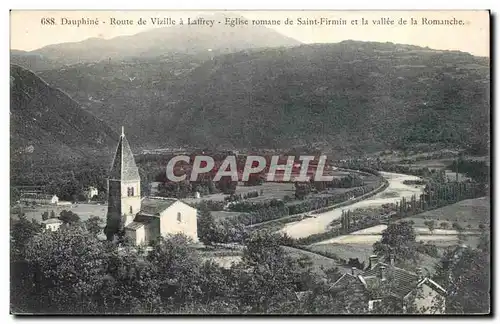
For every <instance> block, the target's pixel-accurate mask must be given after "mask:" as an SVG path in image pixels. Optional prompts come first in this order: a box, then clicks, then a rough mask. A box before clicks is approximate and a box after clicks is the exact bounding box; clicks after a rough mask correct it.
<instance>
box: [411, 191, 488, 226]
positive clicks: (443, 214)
mask: <svg viewBox="0 0 500 324" xmlns="http://www.w3.org/2000/svg"><path fill="white" fill-rule="evenodd" d="M490 219H491V208H490V200H489V198H486V197H483V198H477V199H467V200H463V201H460V202H458V203H456V204H453V205H449V206H446V207H442V208H439V209H434V210H431V211H428V212H425V213H422V214H418V215H416V216H414V217H410V218H406V220H412V221H413V222H415V226H423V227H425V225H424V222H425V221H427V220H434V221H435V222H436V227H439V224H440V223H442V222H447V223H449V224H448V225H449V227H450V228H451V225H452V224H453V223H454V222H457V223H458V224H460V225H461V226H462V227H463V228H465V229H468V228H470V229H478V226H479V224H485V225H486V226H489V225H488V224H490ZM469 225H470V227H469Z"/></svg>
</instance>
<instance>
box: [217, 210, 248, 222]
mask: <svg viewBox="0 0 500 324" xmlns="http://www.w3.org/2000/svg"><path fill="white" fill-rule="evenodd" d="M210 213H211V214H212V216H213V217H214V219H215V220H224V219H230V218H235V217H238V216H240V215H244V214H246V213H240V212H229V211H211V212H210Z"/></svg>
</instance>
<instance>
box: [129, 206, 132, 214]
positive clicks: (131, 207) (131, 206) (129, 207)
mask: <svg viewBox="0 0 500 324" xmlns="http://www.w3.org/2000/svg"><path fill="white" fill-rule="evenodd" d="M129 208H130V213H131V214H132V206H130V207H129Z"/></svg>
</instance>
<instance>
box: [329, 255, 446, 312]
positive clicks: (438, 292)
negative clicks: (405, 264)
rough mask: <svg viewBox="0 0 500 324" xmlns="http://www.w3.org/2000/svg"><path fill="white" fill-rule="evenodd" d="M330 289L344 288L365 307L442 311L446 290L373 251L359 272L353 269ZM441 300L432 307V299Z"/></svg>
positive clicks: (419, 270)
mask: <svg viewBox="0 0 500 324" xmlns="http://www.w3.org/2000/svg"><path fill="white" fill-rule="evenodd" d="M333 288H334V289H341V290H347V291H348V294H349V295H351V296H357V298H358V299H360V300H362V301H363V302H365V303H366V307H367V309H368V310H369V311H373V310H375V309H376V307H377V306H382V307H389V309H393V310H395V312H398V311H402V312H403V313H405V312H408V311H411V310H412V309H418V310H422V311H423V312H424V313H428V314H431V313H432V314H443V313H444V311H445V302H444V300H445V299H444V298H445V296H446V291H445V289H444V288H443V287H441V286H440V285H439V284H437V283H436V282H434V281H433V280H432V279H430V278H429V277H426V276H424V275H423V274H422V271H421V269H417V273H413V272H410V271H407V270H405V269H402V268H399V267H396V266H394V261H393V260H392V261H391V262H390V263H388V264H387V263H383V262H380V261H379V260H378V257H377V256H376V255H372V256H371V257H370V262H369V266H368V267H367V269H366V270H365V271H363V272H361V273H356V272H355V271H354V269H353V271H352V272H351V273H346V274H344V275H343V276H342V277H340V278H339V279H338V280H337V281H336V282H335V283H334V284H333ZM438 299H441V300H442V301H443V303H442V305H440V306H439V308H437V309H436V308H435V307H434V308H432V306H433V305H435V301H436V300H438Z"/></svg>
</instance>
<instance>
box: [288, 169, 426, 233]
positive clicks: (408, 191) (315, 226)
mask: <svg viewBox="0 0 500 324" xmlns="http://www.w3.org/2000/svg"><path fill="white" fill-rule="evenodd" d="M381 174H382V176H383V177H384V178H386V179H387V181H389V186H388V187H387V188H386V189H385V190H384V191H382V192H379V193H378V194H376V195H375V196H373V197H370V198H368V199H366V200H362V201H360V202H357V203H354V204H352V205H349V206H345V207H340V208H335V209H333V210H330V211H327V212H324V213H321V214H316V215H315V216H316V217H314V218H305V219H303V220H301V221H298V222H293V223H288V224H286V225H285V227H284V228H283V229H282V230H281V232H282V233H286V234H287V235H288V236H290V237H292V238H296V239H298V238H302V237H307V236H309V235H312V234H319V233H323V232H326V231H328V225H329V224H330V223H331V222H332V221H333V220H336V219H339V218H340V217H341V215H342V210H347V209H351V210H352V209H357V208H367V207H378V206H381V205H383V204H387V203H395V202H396V201H399V200H400V199H401V198H403V197H406V198H410V197H411V196H412V195H416V196H417V198H418V196H419V195H420V194H421V193H422V191H423V189H424V186H415V185H405V184H404V183H403V181H405V180H419V179H420V178H419V177H417V176H412V175H406V174H399V173H392V172H381Z"/></svg>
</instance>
